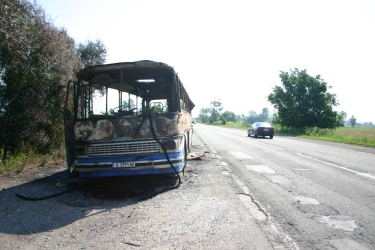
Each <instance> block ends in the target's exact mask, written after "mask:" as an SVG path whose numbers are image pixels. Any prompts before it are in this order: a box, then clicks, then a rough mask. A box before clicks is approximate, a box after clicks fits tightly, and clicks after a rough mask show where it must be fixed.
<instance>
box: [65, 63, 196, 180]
mask: <svg viewBox="0 0 375 250" xmlns="http://www.w3.org/2000/svg"><path fill="white" fill-rule="evenodd" d="M193 108H194V103H193V102H192V101H191V100H190V98H189V95H188V93H187V91H186V89H185V88H184V86H183V84H182V82H181V80H180V79H179V77H178V75H177V73H176V72H175V70H174V69H173V68H172V67H171V66H169V65H167V64H165V63H161V62H154V61H137V62H124V63H115V64H106V65H96V66H90V67H87V68H84V69H82V70H81V71H79V72H78V73H77V81H69V83H68V86H67V94H66V102H65V116H64V122H65V138H66V156H67V165H68V170H69V173H70V177H73V176H78V177H80V178H90V177H105V176H124V175H143V174H166V173H180V172H181V171H183V169H184V166H185V164H186V160H187V153H188V152H189V151H190V149H191V146H192V136H193V121H192V116H191V110H192V109H193Z"/></svg>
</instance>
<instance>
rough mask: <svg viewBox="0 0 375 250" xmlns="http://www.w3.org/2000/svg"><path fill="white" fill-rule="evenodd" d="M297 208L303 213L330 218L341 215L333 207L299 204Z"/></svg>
mask: <svg viewBox="0 0 375 250" xmlns="http://www.w3.org/2000/svg"><path fill="white" fill-rule="evenodd" d="M297 208H298V209H299V210H301V212H303V213H312V214H318V215H324V216H330V215H339V214H340V212H339V211H337V210H336V209H334V208H333V207H331V206H328V205H324V204H317V205H314V204H304V203H301V202H299V203H298V205H297Z"/></svg>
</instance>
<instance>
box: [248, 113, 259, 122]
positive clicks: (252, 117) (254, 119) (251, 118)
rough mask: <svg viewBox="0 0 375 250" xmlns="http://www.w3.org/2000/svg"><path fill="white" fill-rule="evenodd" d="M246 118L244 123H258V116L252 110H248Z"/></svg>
mask: <svg viewBox="0 0 375 250" xmlns="http://www.w3.org/2000/svg"><path fill="white" fill-rule="evenodd" d="M248 115H249V116H248V117H247V119H246V121H247V122H248V123H250V124H253V123H254V122H257V121H258V114H257V112H255V111H253V110H250V111H249V113H248Z"/></svg>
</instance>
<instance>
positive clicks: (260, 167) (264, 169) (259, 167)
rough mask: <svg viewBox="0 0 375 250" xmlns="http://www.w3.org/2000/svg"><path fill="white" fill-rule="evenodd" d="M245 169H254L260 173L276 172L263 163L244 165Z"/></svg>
mask: <svg viewBox="0 0 375 250" xmlns="http://www.w3.org/2000/svg"><path fill="white" fill-rule="evenodd" d="M246 169H247V170H251V171H255V172H258V173H262V174H276V172H275V171H273V170H272V169H271V168H270V167H267V166H263V165H246Z"/></svg>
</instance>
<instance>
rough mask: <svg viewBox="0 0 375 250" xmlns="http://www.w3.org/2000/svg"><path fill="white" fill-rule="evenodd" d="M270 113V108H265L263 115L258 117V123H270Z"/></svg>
mask: <svg viewBox="0 0 375 250" xmlns="http://www.w3.org/2000/svg"><path fill="white" fill-rule="evenodd" d="M269 114H270V111H269V110H268V108H263V109H262V113H260V114H259V115H258V121H261V122H268V119H269Z"/></svg>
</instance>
